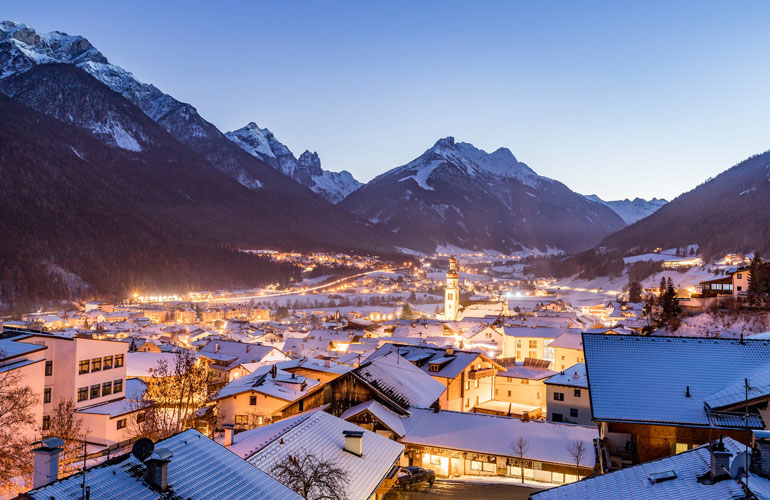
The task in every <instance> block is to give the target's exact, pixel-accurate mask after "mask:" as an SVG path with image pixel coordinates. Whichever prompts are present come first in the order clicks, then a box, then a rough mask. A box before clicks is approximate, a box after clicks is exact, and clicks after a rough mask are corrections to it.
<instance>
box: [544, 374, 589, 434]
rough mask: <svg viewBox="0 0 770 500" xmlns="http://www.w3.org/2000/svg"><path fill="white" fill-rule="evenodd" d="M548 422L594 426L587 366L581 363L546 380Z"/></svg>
mask: <svg viewBox="0 0 770 500" xmlns="http://www.w3.org/2000/svg"><path fill="white" fill-rule="evenodd" d="M545 386H546V394H547V397H546V399H547V408H548V421H550V422H567V423H570V424H580V425H592V424H593V420H592V417H591V398H590V397H589V394H588V378H587V377H586V365H585V364H584V363H579V364H575V365H572V366H570V367H569V368H567V369H566V370H562V371H561V372H560V373H557V374H555V375H553V376H551V377H549V378H547V379H546V380H545Z"/></svg>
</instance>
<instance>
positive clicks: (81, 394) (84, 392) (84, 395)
mask: <svg viewBox="0 0 770 500" xmlns="http://www.w3.org/2000/svg"><path fill="white" fill-rule="evenodd" d="M86 399H88V387H81V388H80V389H78V402H80V401H85V400H86Z"/></svg>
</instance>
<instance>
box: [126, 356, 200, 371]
mask: <svg viewBox="0 0 770 500" xmlns="http://www.w3.org/2000/svg"><path fill="white" fill-rule="evenodd" d="M196 356H197V354H196ZM176 359H177V355H176V354H175V353H173V352H129V353H126V377H152V376H153V374H154V373H155V372H156V371H157V369H158V363H159V362H161V361H164V362H165V363H166V364H167V365H168V368H169V369H171V370H173V368H174V366H175V365H176Z"/></svg>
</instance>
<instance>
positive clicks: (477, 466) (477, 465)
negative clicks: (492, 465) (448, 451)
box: [471, 460, 482, 470]
mask: <svg viewBox="0 0 770 500" xmlns="http://www.w3.org/2000/svg"><path fill="white" fill-rule="evenodd" d="M481 468H482V465H481V462H479V461H478V460H471V469H472V470H481Z"/></svg>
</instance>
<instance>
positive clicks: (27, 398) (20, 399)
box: [0, 352, 38, 497]
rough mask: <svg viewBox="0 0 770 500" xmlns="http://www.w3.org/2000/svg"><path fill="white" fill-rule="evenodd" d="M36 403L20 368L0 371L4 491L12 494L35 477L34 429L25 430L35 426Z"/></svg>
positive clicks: (1, 489) (0, 487) (0, 460)
mask: <svg viewBox="0 0 770 500" xmlns="http://www.w3.org/2000/svg"><path fill="white" fill-rule="evenodd" d="M0 358H3V353H2V352H0ZM36 403H38V398H37V396H36V395H35V393H34V392H33V391H32V389H31V388H30V387H28V386H25V385H23V384H22V380H21V374H20V373H19V372H18V371H15V370H8V371H4V372H2V373H0V493H9V494H10V496H11V497H13V496H14V495H15V494H16V493H18V492H19V491H18V490H19V487H20V486H21V487H23V486H24V484H23V483H24V482H25V481H29V480H30V479H31V474H32V454H31V453H30V452H29V444H30V439H29V438H30V437H31V436H30V434H31V432H30V433H25V432H24V429H25V428H27V429H29V430H30V431H33V430H34V429H35V424H36V423H37V422H35V417H34V415H33V413H32V408H33V406H34V405H35V404H36Z"/></svg>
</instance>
